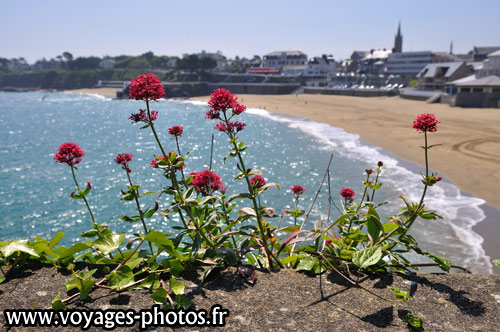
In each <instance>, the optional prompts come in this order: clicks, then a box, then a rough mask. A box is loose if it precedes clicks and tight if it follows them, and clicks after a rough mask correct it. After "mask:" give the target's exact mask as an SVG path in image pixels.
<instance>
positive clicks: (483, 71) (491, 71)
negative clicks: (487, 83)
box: [476, 50, 500, 78]
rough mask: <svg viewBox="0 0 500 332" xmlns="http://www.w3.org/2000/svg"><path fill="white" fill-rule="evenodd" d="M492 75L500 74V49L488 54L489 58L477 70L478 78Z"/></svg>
mask: <svg viewBox="0 0 500 332" xmlns="http://www.w3.org/2000/svg"><path fill="white" fill-rule="evenodd" d="M491 75H496V76H500V50H498V51H496V52H493V53H490V54H488V58H487V59H486V60H484V61H483V67H482V68H480V69H478V70H477V71H476V77H477V78H482V77H487V76H491Z"/></svg>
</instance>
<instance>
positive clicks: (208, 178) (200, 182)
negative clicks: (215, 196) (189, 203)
mask: <svg viewBox="0 0 500 332" xmlns="http://www.w3.org/2000/svg"><path fill="white" fill-rule="evenodd" d="M192 175H194V178H193V181H191V185H192V186H194V189H195V190H196V191H197V192H199V193H201V194H203V195H208V194H210V193H212V192H214V191H216V190H221V191H222V190H224V188H223V187H222V179H221V177H220V176H218V175H217V174H215V173H214V172H211V171H209V170H208V169H207V170H204V171H202V172H192V173H191V174H189V176H192Z"/></svg>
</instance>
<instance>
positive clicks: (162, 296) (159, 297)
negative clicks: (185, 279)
mask: <svg viewBox="0 0 500 332" xmlns="http://www.w3.org/2000/svg"><path fill="white" fill-rule="evenodd" d="M151 298H152V299H153V301H155V303H156V304H163V303H165V300H166V298H167V291H166V290H165V288H158V289H157V290H156V292H154V293H153V294H151Z"/></svg>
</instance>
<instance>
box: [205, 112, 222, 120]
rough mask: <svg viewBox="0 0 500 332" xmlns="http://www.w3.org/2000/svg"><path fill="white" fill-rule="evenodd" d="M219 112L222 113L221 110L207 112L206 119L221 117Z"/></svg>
mask: <svg viewBox="0 0 500 332" xmlns="http://www.w3.org/2000/svg"><path fill="white" fill-rule="evenodd" d="M219 113H220V112H219V111H214V110H210V111H208V112H207V114H205V119H210V120H213V119H220V114H219Z"/></svg>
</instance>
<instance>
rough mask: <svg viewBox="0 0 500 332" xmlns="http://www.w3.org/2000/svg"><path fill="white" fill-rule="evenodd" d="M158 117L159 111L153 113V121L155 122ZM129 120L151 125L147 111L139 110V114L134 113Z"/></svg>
mask: <svg viewBox="0 0 500 332" xmlns="http://www.w3.org/2000/svg"><path fill="white" fill-rule="evenodd" d="M157 117H158V112H157V111H151V121H155V120H156V118H157ZM128 119H129V120H132V122H134V123H136V122H146V123H149V120H148V113H146V111H145V110H141V109H140V110H139V113H132V115H130V116H129V118H128Z"/></svg>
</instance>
